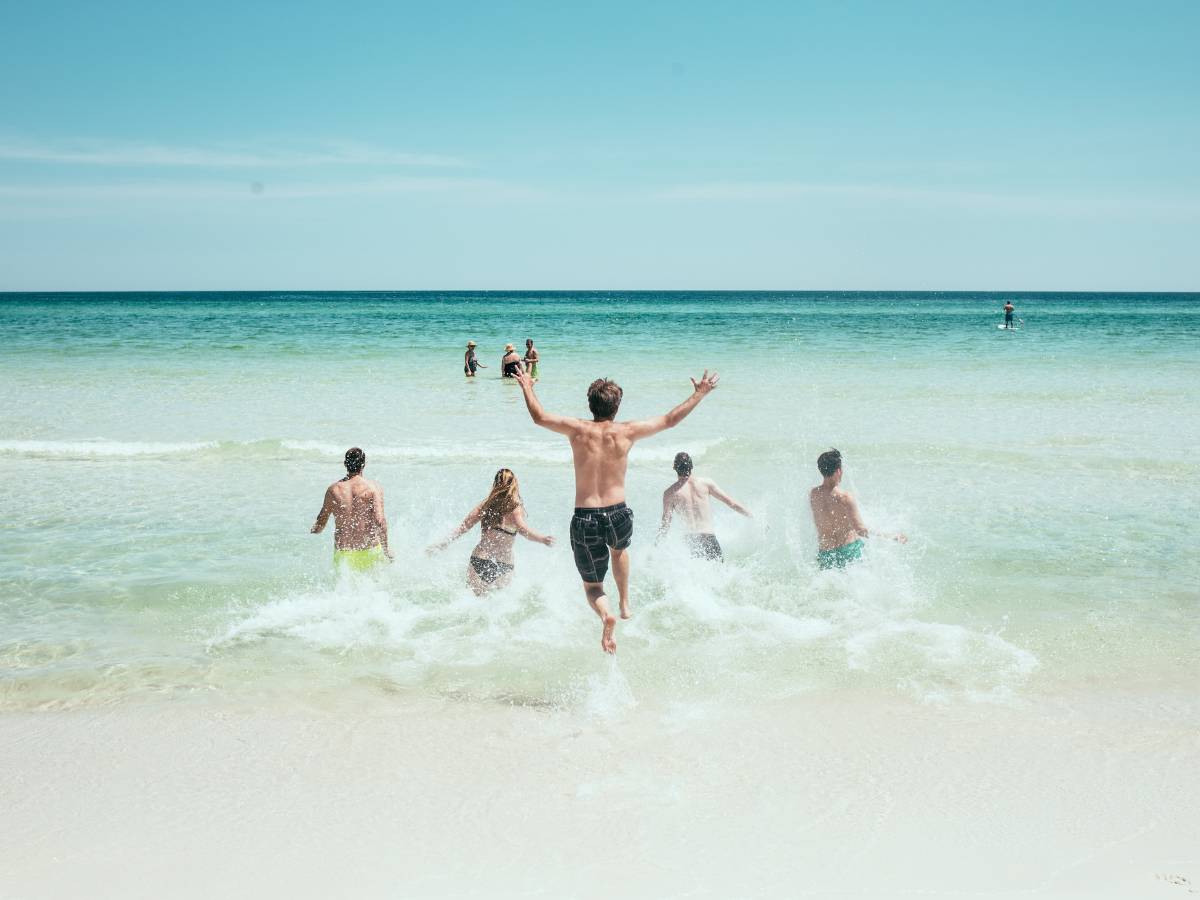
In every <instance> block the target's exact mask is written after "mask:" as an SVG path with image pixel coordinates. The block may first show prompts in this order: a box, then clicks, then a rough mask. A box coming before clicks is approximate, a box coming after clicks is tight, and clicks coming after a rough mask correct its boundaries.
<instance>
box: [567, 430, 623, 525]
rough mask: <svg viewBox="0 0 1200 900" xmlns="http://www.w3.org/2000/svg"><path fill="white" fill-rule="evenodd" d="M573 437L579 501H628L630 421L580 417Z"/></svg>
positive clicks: (586, 503) (587, 503)
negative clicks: (626, 494) (626, 483)
mask: <svg viewBox="0 0 1200 900" xmlns="http://www.w3.org/2000/svg"><path fill="white" fill-rule="evenodd" d="M569 437H570V441H571V453H572V454H574V456H575V505H576V506H577V507H598V506H612V505H613V504H615V503H623V502H625V470H626V468H628V465H629V448H630V447H632V446H633V436H632V434H631V432H630V427H629V423H628V422H612V421H604V422H589V421H587V420H586V419H577V420H576V427H575V428H573V429H572V432H571V434H570V436H569Z"/></svg>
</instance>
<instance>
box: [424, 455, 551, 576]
mask: <svg viewBox="0 0 1200 900" xmlns="http://www.w3.org/2000/svg"><path fill="white" fill-rule="evenodd" d="M477 522H478V523H479V526H480V535H479V543H478V544H476V545H475V549H474V550H472V551H471V559H470V564H469V565H468V566H467V584H468V585H469V586H470V588H471V590H473V591H474V592H475V595H476V596H477V597H482V596H483V595H484V594H486V593H487V592H488V591H493V590H496V589H498V588H502V587H505V586H506V585H507V584H508V582H509V581H511V580H512V573H513V542H514V541H515V540H516V537H517V535H518V534H519V535H521V536H522V537H524V538H527V539H529V540H531V541H537V542H538V543H539V544H545V545H546V546H547V547H551V546H553V545H554V538H552V537H550V536H548V535H544V534H538V533H537V532H536V531H534V530H533V529H532V528H530V527H529V526H528V525H527V524H526V522H525V509H524V507H523V506H522V504H521V493H520V488H519V486H518V485H517V476H516V475H514V474H513V473H512V470H511V469H501V470H500V471H499V472H497V473H496V477H495V478H493V479H492V491H491V493H490V494H488V495H487V498H486V499H485V500H484V501H483V502H482V503H480V504H479V505H478V506H476V507H475V508H474V509H473V510H471V512H470V514H469V515H468V516H467V517H466V518H465V519H463V521H462V524H461V525H459V526H458V527H457V528H455V529H454V531H452V532H451V533H450V536H449V537H447V538H446V539H445V540H444V541H442V542H441V543H439V544H434V545H433V546H432V547H430V548H429V550H428V551H427V552H429V553H434V552H436V551H438V550H444V549H445V548H446V546H447V545H449V543H450V542H451V541H453V540H456V539H457V538H460V537H462V536H463V535H464V534H466V533H467V532H468V531H470V530H471V529H472V528H474V527H475V523H477Z"/></svg>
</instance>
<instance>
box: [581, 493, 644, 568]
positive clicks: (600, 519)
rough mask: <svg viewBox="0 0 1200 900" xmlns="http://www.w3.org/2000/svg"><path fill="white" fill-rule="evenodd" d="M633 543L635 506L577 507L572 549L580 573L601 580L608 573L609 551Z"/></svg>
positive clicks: (621, 504) (623, 547)
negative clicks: (633, 507)
mask: <svg viewBox="0 0 1200 900" xmlns="http://www.w3.org/2000/svg"><path fill="white" fill-rule="evenodd" d="M631 543H633V510H632V509H630V508H629V507H628V506H626V505H625V504H624V503H617V504H614V505H613V506H601V507H576V508H575V515H573V516H572V517H571V552H572V553H574V554H575V568H576V569H578V570H579V577H580V578H582V579H583V580H584V581H586V582H588V583H589V584H600V583H601V582H603V581H604V576H605V575H607V574H608V551H609V548H610V547H611V548H612V549H613V550H624V549H625V548H626V547H628V546H629V545H630V544H631Z"/></svg>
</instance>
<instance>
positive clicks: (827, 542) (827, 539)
mask: <svg viewBox="0 0 1200 900" xmlns="http://www.w3.org/2000/svg"><path fill="white" fill-rule="evenodd" d="M817 471H819V472H820V473H821V477H822V478H823V479H824V480H823V481H822V482H821V483H820V484H819V485H817V486H816V487H815V488H813V489H812V491H811V492H810V493H809V495H808V499H809V503H810V504H811V505H812V515H813V524H814V525H816V526H817V567H818V568H821V569H844V568H845V567H846V566H847V565H848V564H850V563H851V562H854V561H855V560H856V559H862V552H863V540H864V538H868V537H871V534H872V532H871V529H869V528H867V526H866V524H865V523H864V522H863V520H862V516H861V515H860V514H859V511H858V503H857V501H855V499H854V495H853V494H851V493H850V492H849V491H844V490H842V488H841V487H839V485H840V484H841V483H842V454H841V453H840V452H839V451H837V450H826V451H825V452H824V453H822V454H821V455H820V456H818V457H817ZM875 534H877V535H878V536H879V537H886V538H891V539H892V540H894V541H899V542H900V543H901V544H904V543H907V541H908V538H907V537H905V536H904V535H903V534H885V533H883V532H875Z"/></svg>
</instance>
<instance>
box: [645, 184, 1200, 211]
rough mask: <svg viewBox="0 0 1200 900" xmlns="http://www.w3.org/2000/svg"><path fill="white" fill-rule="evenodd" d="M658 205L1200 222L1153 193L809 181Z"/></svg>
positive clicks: (707, 191) (671, 194) (1195, 205)
mask: <svg viewBox="0 0 1200 900" xmlns="http://www.w3.org/2000/svg"><path fill="white" fill-rule="evenodd" d="M652 196H653V197H654V199H656V200H659V201H668V202H725V203H729V202H734V203H736V202H756V203H762V202H781V201H784V202H786V201H796V200H802V199H813V198H821V197H830V198H838V199H843V200H862V201H866V202H873V203H879V204H886V203H909V204H920V205H925V206H948V207H955V208H958V209H964V210H970V211H977V212H1009V213H1024V214H1038V215H1069V216H1075V215H1083V216H1087V215H1119V214H1122V213H1124V214H1132V215H1138V216H1145V215H1168V216H1183V217H1185V218H1195V217H1197V216H1200V198H1196V197H1187V196H1177V195H1173V196H1170V197H1166V196H1162V195H1157V194H1151V193H1144V192H1139V193H1120V194H1118V193H1099V192H1087V193H1070V192H1063V191H1041V192H1036V193H1030V192H1020V191H978V190H962V189H956V188H929V187H902V186H897V185H888V184H818V183H814V182H804V181H742V182H738V181H716V182H705V183H699V184H682V185H673V186H670V187H665V188H661V189H659V190H658V191H656V192H654V193H653V195H652Z"/></svg>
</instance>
